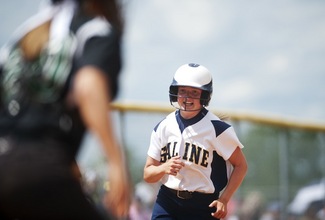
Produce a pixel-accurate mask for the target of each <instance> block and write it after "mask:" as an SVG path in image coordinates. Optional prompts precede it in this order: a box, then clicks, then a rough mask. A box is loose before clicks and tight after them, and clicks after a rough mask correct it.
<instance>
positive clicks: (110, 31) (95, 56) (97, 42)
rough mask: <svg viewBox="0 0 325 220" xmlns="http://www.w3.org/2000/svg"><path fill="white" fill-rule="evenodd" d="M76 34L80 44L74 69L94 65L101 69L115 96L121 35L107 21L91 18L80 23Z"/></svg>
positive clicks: (119, 68) (119, 65)
mask: <svg viewBox="0 0 325 220" xmlns="http://www.w3.org/2000/svg"><path fill="white" fill-rule="evenodd" d="M74 29H75V28H74ZM76 36H77V38H78V42H79V43H80V44H81V46H79V48H78V51H77V55H78V56H77V58H76V62H75V69H76V70H78V69H80V68H82V67H84V66H94V67H96V68H99V69H100V70H102V71H103V72H104V73H105V74H106V75H107V76H108V78H109V82H110V89H111V94H112V98H115V97H116V95H117V92H118V78H119V74H120V70H121V67H122V58H121V35H120V34H119V32H118V31H117V30H116V29H115V28H114V27H112V26H110V25H109V23H106V22H105V21H103V20H101V19H93V20H91V21H89V22H87V23H85V24H84V25H81V26H80V27H79V29H77V30H76Z"/></svg>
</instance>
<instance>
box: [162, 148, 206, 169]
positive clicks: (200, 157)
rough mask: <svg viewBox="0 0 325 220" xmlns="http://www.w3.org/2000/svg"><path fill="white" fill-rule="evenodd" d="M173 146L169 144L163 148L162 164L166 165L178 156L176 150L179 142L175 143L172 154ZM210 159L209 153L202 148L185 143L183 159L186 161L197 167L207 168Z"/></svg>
mask: <svg viewBox="0 0 325 220" xmlns="http://www.w3.org/2000/svg"><path fill="white" fill-rule="evenodd" d="M171 145H172V143H170V142H169V143H168V144H167V145H166V146H164V147H163V148H161V153H160V156H161V159H160V162H162V163H165V162H166V161H167V160H169V159H170V158H172V157H175V156H178V153H177V152H176V151H175V150H176V145H177V142H174V143H173V149H172V154H171ZM208 158H209V151H207V150H205V149H203V148H202V147H200V146H196V145H195V144H191V143H187V142H186V143H185V150H184V154H183V157H182V159H183V160H186V161H190V162H192V163H195V164H197V165H200V166H203V167H207V166H208Z"/></svg>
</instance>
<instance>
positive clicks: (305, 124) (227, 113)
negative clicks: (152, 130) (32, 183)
mask: <svg viewBox="0 0 325 220" xmlns="http://www.w3.org/2000/svg"><path fill="white" fill-rule="evenodd" d="M111 107H112V109H113V110H116V111H119V112H121V113H124V112H142V113H146V112H147V113H166V114H167V113H170V112H172V111H173V110H174V108H173V107H172V106H170V105H166V104H160V103H154V102H152V103H151V102H114V103H112V104H111ZM210 110H211V111H212V112H214V113H215V114H216V115H218V116H219V117H220V118H221V119H225V120H231V121H247V122H253V123H258V124H265V125H271V126H277V127H282V128H293V129H303V130H308V131H314V132H325V122H315V121H311V120H307V119H305V120H302V119H296V118H293V117H292V118H290V117H284V116H276V115H271V114H260V113H256V112H241V111H233V110H216V109H210Z"/></svg>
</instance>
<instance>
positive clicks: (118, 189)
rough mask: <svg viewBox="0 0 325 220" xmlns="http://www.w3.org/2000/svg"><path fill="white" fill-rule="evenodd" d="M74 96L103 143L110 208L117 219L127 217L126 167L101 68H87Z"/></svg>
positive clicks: (80, 73)
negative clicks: (113, 122) (108, 182)
mask: <svg viewBox="0 0 325 220" xmlns="http://www.w3.org/2000/svg"><path fill="white" fill-rule="evenodd" d="M73 97H74V100H75V102H76V104H77V105H78V106H79V109H80V114H81V116H82V118H83V120H84V122H85V124H86V126H87V128H88V129H89V130H90V131H91V132H92V133H93V134H94V135H95V136H96V137H97V138H99V140H100V143H101V146H102V147H103V149H104V153H105V155H106V157H107V159H108V160H107V162H108V165H109V167H110V177H112V178H110V192H109V197H108V201H109V202H108V203H109V207H110V208H111V211H113V212H114V214H116V215H117V216H123V215H126V214H127V212H128V208H129V203H130V189H131V188H130V185H129V182H130V181H129V179H128V174H127V167H126V164H125V160H124V155H123V152H122V151H121V149H120V147H119V145H118V142H117V140H116V138H115V135H114V131H113V126H112V119H111V118H110V109H109V100H110V99H111V97H110V90H109V88H108V79H107V78H106V76H105V74H104V73H103V72H102V71H101V70H99V69H98V68H95V67H92V66H85V67H83V68H81V69H80V70H79V71H78V72H77V74H76V77H75V79H74V86H73Z"/></svg>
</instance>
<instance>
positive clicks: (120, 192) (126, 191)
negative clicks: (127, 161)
mask: <svg viewBox="0 0 325 220" xmlns="http://www.w3.org/2000/svg"><path fill="white" fill-rule="evenodd" d="M109 180H110V181H109V185H108V187H107V188H108V189H107V190H108V191H107V193H106V195H105V197H104V205H105V207H106V208H107V209H108V210H109V212H110V213H111V214H112V215H114V216H115V217H118V218H123V217H126V216H127V215H128V213H129V208H130V204H131V198H132V192H131V191H132V190H131V186H130V182H131V181H130V180H128V178H127V175H126V174H125V170H120V169H112V168H110V178H109Z"/></svg>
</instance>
